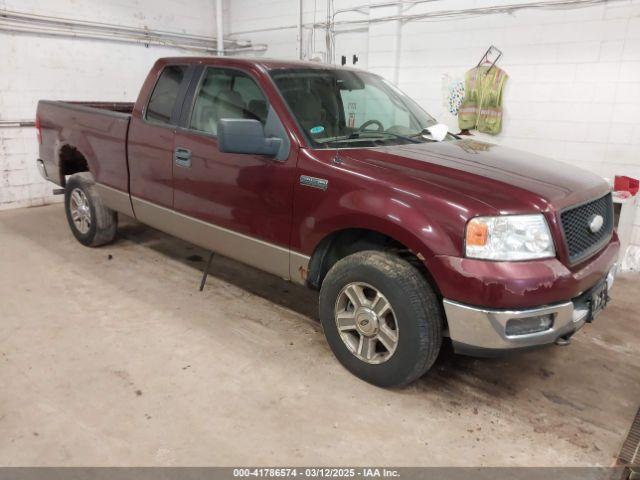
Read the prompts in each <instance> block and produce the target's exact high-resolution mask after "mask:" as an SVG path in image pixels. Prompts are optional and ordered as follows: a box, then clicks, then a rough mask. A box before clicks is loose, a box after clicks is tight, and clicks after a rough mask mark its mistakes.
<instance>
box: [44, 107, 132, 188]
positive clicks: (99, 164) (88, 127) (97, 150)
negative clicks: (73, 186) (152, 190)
mask: <svg viewBox="0 0 640 480" xmlns="http://www.w3.org/2000/svg"><path fill="white" fill-rule="evenodd" d="M133 106H134V104H133V103H129V102H76V101H71V102H63V101H51V100H41V101H40V102H38V110H37V116H36V124H37V126H39V129H40V132H41V142H40V159H41V160H42V162H43V163H44V168H45V173H46V176H47V178H48V179H49V180H51V181H52V182H54V183H56V184H58V185H62V186H64V183H65V175H66V173H67V172H65V171H63V169H61V168H60V159H61V158H65V159H72V162H71V163H75V162H79V163H82V162H85V163H86V164H87V165H88V167H89V170H90V171H91V172H92V173H93V175H94V178H95V180H96V182H98V183H101V184H104V185H107V186H109V187H112V188H115V189H118V190H121V191H124V192H126V191H128V183H129V174H128V170H127V151H126V142H127V131H128V128H129V120H130V118H131V112H132V111H133ZM79 152H82V154H80V153H79ZM65 164H66V165H69V164H70V163H69V162H65Z"/></svg>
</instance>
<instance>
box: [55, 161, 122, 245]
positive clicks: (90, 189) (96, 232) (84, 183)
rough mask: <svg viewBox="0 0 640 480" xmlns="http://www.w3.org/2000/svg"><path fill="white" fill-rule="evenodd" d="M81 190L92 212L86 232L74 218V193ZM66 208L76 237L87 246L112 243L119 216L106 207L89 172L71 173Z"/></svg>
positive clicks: (65, 199) (65, 197) (66, 190)
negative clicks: (72, 206)
mask: <svg viewBox="0 0 640 480" xmlns="http://www.w3.org/2000/svg"><path fill="white" fill-rule="evenodd" d="M75 190H80V191H81V192H82V194H84V198H86V203H87V205H88V207H89V212H90V225H89V228H88V230H87V231H86V232H83V231H81V227H79V225H77V224H76V222H75V221H74V220H73V218H72V209H71V204H72V195H73V194H74V191H75ZM64 210H65V212H66V214H67V221H68V222H69V227H70V228H71V231H72V232H73V235H74V236H75V237H76V239H77V240H78V241H79V242H80V243H81V244H83V245H85V246H87V247H99V246H100V245H105V244H107V243H110V242H112V241H113V240H114V238H115V237H116V230H117V227H118V216H117V214H116V212H115V211H113V210H111V209H110V208H108V207H106V206H105V205H104V204H103V203H102V199H101V198H100V195H98V192H97V191H96V188H95V182H94V181H93V177H92V176H91V174H90V173H89V172H81V173H76V174H74V175H71V177H69V180H67V184H66V187H65V193H64Z"/></svg>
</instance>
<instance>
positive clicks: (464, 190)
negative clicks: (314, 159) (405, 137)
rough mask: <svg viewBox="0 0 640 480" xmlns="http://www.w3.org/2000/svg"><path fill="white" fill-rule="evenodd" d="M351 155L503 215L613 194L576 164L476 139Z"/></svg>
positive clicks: (356, 152) (353, 151) (598, 178)
mask: <svg viewBox="0 0 640 480" xmlns="http://www.w3.org/2000/svg"><path fill="white" fill-rule="evenodd" d="M348 155H349V156H350V157H352V158H354V159H357V160H361V161H364V162H367V163H373V164H376V166H378V167H381V168H389V169H391V170H393V171H394V173H395V174H396V175H401V176H404V177H406V176H409V177H410V178H411V179H413V180H415V181H422V182H424V181H427V182H429V183H431V184H434V185H439V186H441V187H443V188H446V189H448V190H449V191H452V192H455V193H457V194H462V195H465V196H467V197H471V198H474V199H476V200H477V201H479V202H482V203H484V204H485V205H489V206H491V207H493V208H495V209H496V210H498V211H500V212H503V213H519V212H523V211H532V210H538V211H547V210H550V209H557V210H560V209H562V208H564V207H566V206H569V205H573V204H577V203H581V202H583V201H586V200H589V199H592V198H595V197H597V196H599V195H604V194H605V193H606V192H607V191H608V189H609V187H608V185H607V183H606V182H605V181H604V180H603V179H602V178H601V177H599V176H598V175H595V174H593V173H591V172H587V171H585V170H582V169H580V168H578V167H575V166H573V165H568V164H566V163H562V162H558V161H554V160H551V159H549V158H546V157H541V156H539V155H534V154H531V153H527V152H523V151H519V150H515V149H511V148H507V147H503V146H499V145H494V144H491V143H485V142H480V141H477V140H471V139H462V140H455V141H450V142H428V143H421V144H408V145H394V146H388V147H379V148H374V149H354V150H350V151H349V153H348Z"/></svg>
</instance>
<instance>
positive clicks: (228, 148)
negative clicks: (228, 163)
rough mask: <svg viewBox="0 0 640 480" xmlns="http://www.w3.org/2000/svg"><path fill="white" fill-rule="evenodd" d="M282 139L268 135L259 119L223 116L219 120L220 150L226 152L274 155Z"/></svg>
mask: <svg viewBox="0 0 640 480" xmlns="http://www.w3.org/2000/svg"><path fill="white" fill-rule="evenodd" d="M281 144H282V140H281V139H280V138H277V137H266V136H265V134H264V128H263V127H262V124H261V123H260V122H259V121H258V120H250V119H244V118H223V119H220V120H218V150H220V151H221V152H225V153H248V154H253V155H268V156H271V157H274V156H276V155H277V154H278V151H279V150H280V145H281Z"/></svg>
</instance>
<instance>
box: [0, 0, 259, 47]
mask: <svg viewBox="0 0 640 480" xmlns="http://www.w3.org/2000/svg"><path fill="white" fill-rule="evenodd" d="M0 30H5V31H11V32H18V33H38V34H43V35H53V36H65V37H72V38H73V37H75V38H92V39H99V40H112V41H120V42H133V43H140V44H144V45H160V46H168V47H174V48H180V49H187V50H200V51H206V52H211V51H216V48H217V43H218V39H217V38H213V37H208V36H205V35H189V34H182V33H178V32H168V31H163V30H147V29H143V28H136V27H127V26H121V25H113V24H108V23H101V22H87V21H82V20H72V19H66V18H60V17H53V16H45V15H35V14H29V13H23V12H15V11H9V10H0ZM222 42H223V43H226V44H227V45H228V47H227V50H229V51H239V52H240V51H264V50H266V48H267V47H266V45H253V44H252V43H251V41H248V40H232V39H224V38H223V40H222ZM212 45H213V46H212Z"/></svg>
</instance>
